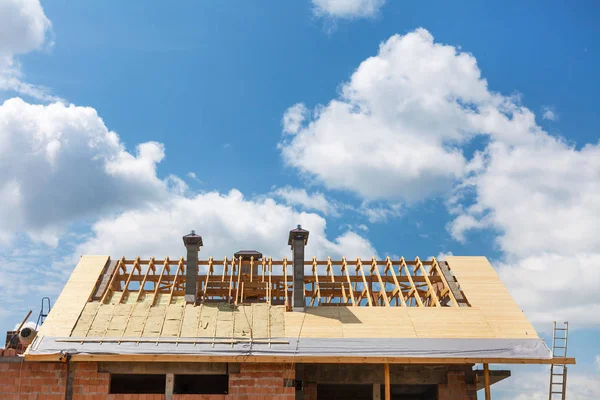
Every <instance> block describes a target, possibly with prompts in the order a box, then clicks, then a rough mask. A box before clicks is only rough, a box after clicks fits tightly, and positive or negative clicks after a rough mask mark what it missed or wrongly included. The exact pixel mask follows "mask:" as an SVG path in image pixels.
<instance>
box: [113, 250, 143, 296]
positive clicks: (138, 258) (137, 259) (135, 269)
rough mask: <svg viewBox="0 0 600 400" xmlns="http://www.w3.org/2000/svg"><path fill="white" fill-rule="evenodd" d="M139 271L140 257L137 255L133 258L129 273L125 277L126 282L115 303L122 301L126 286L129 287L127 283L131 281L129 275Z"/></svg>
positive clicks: (126, 289)
mask: <svg viewBox="0 0 600 400" xmlns="http://www.w3.org/2000/svg"><path fill="white" fill-rule="evenodd" d="M136 271H137V272H140V271H141V269H140V257H137V258H136V259H135V262H134V263H133V268H131V272H130V273H129V276H128V277H127V282H125V286H124V287H123V291H122V292H121V296H119V300H117V304H119V303H122V302H123V299H124V298H125V295H126V294H127V291H128V288H129V283H130V282H131V277H132V276H133V273H134V272H136Z"/></svg>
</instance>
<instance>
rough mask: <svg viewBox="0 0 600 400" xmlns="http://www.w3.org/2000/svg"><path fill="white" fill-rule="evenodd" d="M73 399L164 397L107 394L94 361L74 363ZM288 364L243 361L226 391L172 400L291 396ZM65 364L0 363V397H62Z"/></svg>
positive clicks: (289, 399)
mask: <svg viewBox="0 0 600 400" xmlns="http://www.w3.org/2000/svg"><path fill="white" fill-rule="evenodd" d="M70 368H71V375H72V377H73V397H72V398H73V400H104V399H108V400H163V399H164V395H163V394H108V392H109V386H110V374H108V373H102V372H98V364H97V363H73V364H71V366H70ZM294 374H295V371H294V369H293V368H291V369H290V365H289V364H242V365H240V371H239V372H237V373H230V374H229V394H227V395H191V394H189V395H181V394H179V395H177V394H176V395H173V400H266V399H278V400H293V399H294V398H295V388H293V387H284V385H283V380H284V379H285V378H290V377H291V378H293V377H294ZM66 382H67V366H66V364H60V363H39V362H14V363H7V362H4V363H0V399H2V400H23V399H26V400H63V399H64V398H65V392H66Z"/></svg>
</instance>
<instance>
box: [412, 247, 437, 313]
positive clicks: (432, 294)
mask: <svg viewBox="0 0 600 400" xmlns="http://www.w3.org/2000/svg"><path fill="white" fill-rule="evenodd" d="M415 263H416V268H418V269H419V270H420V271H421V273H422V274H423V277H425V282H426V283H427V288H428V289H429V290H428V293H429V297H430V298H432V299H433V304H434V305H435V306H436V307H441V306H440V301H439V299H438V297H437V294H435V288H434V287H433V285H432V284H431V281H430V280H429V276H428V274H427V271H425V268H424V267H423V263H422V262H421V260H420V259H419V257H417V258H416V259H415Z"/></svg>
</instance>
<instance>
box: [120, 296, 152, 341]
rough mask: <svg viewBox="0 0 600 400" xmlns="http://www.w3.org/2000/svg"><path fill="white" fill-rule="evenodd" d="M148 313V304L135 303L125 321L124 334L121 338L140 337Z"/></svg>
mask: <svg viewBox="0 0 600 400" xmlns="http://www.w3.org/2000/svg"><path fill="white" fill-rule="evenodd" d="M149 312H150V304H148V303H137V304H135V305H134V306H133V309H132V310H131V315H130V316H129V320H128V321H127V326H126V327H125V333H124V334H123V337H140V336H142V332H143V330H144V326H145V322H146V318H147V317H148V313H149Z"/></svg>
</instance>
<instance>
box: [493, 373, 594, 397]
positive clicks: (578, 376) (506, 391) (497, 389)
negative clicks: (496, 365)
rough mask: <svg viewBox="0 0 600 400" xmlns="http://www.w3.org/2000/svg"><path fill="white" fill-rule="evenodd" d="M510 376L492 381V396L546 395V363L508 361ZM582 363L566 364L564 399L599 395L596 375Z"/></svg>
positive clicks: (547, 378) (547, 375) (547, 380)
mask: <svg viewBox="0 0 600 400" xmlns="http://www.w3.org/2000/svg"><path fill="white" fill-rule="evenodd" d="M508 367H509V369H511V370H512V375H513V376H512V377H511V378H509V379H506V380H503V381H501V382H499V383H497V384H495V385H494V389H493V390H494V393H495V394H494V398H496V396H498V399H500V400H546V399H548V384H549V376H550V371H549V367H547V366H543V367H538V366H536V367H528V366H517V365H510V366H508ZM584 368H585V367H582V368H581V369H580V367H579V366H570V367H569V379H568V380H567V399H573V400H595V399H599V398H600V377H599V376H598V375H597V374H593V373H589V371H586V370H585V369H584Z"/></svg>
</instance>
